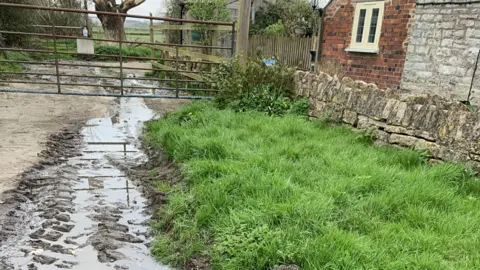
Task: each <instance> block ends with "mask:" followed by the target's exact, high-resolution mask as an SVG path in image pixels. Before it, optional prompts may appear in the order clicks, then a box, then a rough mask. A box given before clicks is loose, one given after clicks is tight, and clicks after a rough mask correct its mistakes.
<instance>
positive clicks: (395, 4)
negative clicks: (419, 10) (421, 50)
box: [319, 0, 415, 89]
mask: <svg viewBox="0 0 480 270" xmlns="http://www.w3.org/2000/svg"><path fill="white" fill-rule="evenodd" d="M414 11H415V0H385V1H381V0H380V1H376V0H367V1H364V0H331V1H330V2H329V3H328V4H327V5H326V6H325V8H324V19H323V35H322V36H323V38H322V44H321V54H320V60H319V61H320V63H327V62H331V63H332V62H333V63H338V64H341V66H342V68H343V69H344V73H345V75H346V76H349V77H351V78H353V79H358V80H363V81H366V82H373V83H376V84H377V85H378V86H379V87H380V88H387V87H388V88H392V89H399V88H400V82H401V77H402V72H403V69H404V65H405V57H406V53H407V47H408V44H407V42H408V38H409V33H410V29H411V27H412V22H413V14H414Z"/></svg>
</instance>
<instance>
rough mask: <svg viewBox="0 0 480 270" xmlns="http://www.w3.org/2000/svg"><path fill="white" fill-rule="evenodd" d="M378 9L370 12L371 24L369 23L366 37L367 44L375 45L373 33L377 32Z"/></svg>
mask: <svg viewBox="0 0 480 270" xmlns="http://www.w3.org/2000/svg"><path fill="white" fill-rule="evenodd" d="M379 12H380V9H378V8H374V9H373V11H372V22H371V23H370V34H369V35H368V43H375V33H376V32H377V23H378V13H379Z"/></svg>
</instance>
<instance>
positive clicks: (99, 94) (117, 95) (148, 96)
mask: <svg viewBox="0 0 480 270" xmlns="http://www.w3.org/2000/svg"><path fill="white" fill-rule="evenodd" d="M52 84H55V83H52ZM0 93H22V94H37V95H38V94H41V95H59V94H58V92H57V91H39V90H16V89H0ZM60 95H63V96H92V97H134V98H165V99H207V100H208V99H212V97H205V96H178V97H175V96H165V95H145V94H127V95H123V96H122V95H119V94H103V93H79V92H62V93H60Z"/></svg>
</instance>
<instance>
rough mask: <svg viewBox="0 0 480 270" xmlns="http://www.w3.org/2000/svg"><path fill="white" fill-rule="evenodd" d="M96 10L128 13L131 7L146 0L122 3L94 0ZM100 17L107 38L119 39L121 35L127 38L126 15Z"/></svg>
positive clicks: (127, 0) (130, 0)
mask: <svg viewBox="0 0 480 270" xmlns="http://www.w3.org/2000/svg"><path fill="white" fill-rule="evenodd" d="M93 2H94V3H95V10H96V11H106V12H115V13H124V14H126V13H127V12H128V11H129V10H130V9H132V8H134V7H136V6H138V5H141V4H142V3H143V2H145V0H124V1H122V2H121V3H120V4H117V3H116V0H93ZM97 16H98V19H99V20H100V22H101V23H102V27H103V31H104V32H105V38H107V39H115V40H118V39H120V37H122V38H123V39H124V38H125V30H124V28H123V24H124V22H125V17H120V16H111V15H100V14H98V15H97Z"/></svg>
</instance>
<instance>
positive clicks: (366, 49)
mask: <svg viewBox="0 0 480 270" xmlns="http://www.w3.org/2000/svg"><path fill="white" fill-rule="evenodd" d="M377 8H378V10H379V12H378V19H377V28H376V31H375V39H374V42H373V43H371V42H369V40H368V37H369V35H370V27H371V24H372V14H373V10H374V9H377ZM384 8H385V3H384V2H383V1H375V2H362V3H357V4H356V5H355V17H354V20H353V28H352V39H351V41H350V46H349V47H348V48H347V49H345V51H347V52H363V53H378V42H379V40H380V33H381V32H382V21H383V12H384ZM361 10H366V15H365V21H364V24H363V32H362V41H361V42H357V34H358V33H357V31H358V24H359V21H360V12H361Z"/></svg>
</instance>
